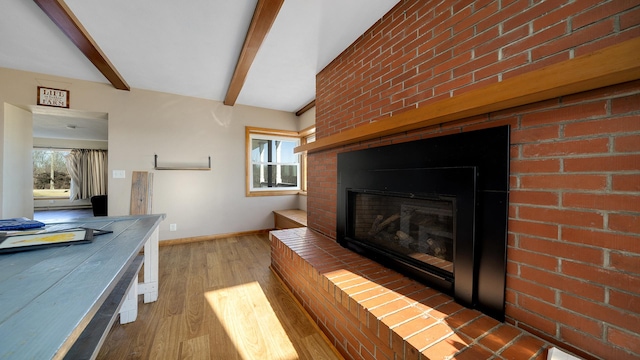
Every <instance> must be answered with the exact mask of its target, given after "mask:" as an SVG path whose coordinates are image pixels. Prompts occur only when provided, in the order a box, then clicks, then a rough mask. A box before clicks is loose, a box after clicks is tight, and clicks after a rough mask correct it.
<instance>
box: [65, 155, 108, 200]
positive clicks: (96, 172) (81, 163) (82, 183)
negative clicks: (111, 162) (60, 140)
mask: <svg viewBox="0 0 640 360" xmlns="http://www.w3.org/2000/svg"><path fill="white" fill-rule="evenodd" d="M65 160H66V164H67V171H68V172H69V175H70V176H71V189H70V191H69V193H70V194H69V199H71V200H77V199H90V198H91V197H92V196H95V195H106V194H107V151H106V150H87V149H73V150H71V152H70V153H69V155H68V156H67V157H66V159H65Z"/></svg>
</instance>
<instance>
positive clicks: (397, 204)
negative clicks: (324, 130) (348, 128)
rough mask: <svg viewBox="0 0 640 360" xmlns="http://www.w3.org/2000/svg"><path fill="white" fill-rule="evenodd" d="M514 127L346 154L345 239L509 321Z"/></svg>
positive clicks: (342, 164)
mask: <svg viewBox="0 0 640 360" xmlns="http://www.w3.org/2000/svg"><path fill="white" fill-rule="evenodd" d="M508 174H509V128H508V127H507V126H503V127H497V128H491V129H485V130H479V131H475V132H468V133H461V134H455V135H449V136H443V137H438V138H432V139H425V140H418V141H413V142H408V143H402V144H394V145H387V146H382V147H376V148H371V149H365V150H359V151H353V152H347V153H340V154H338V209H337V215H338V218H337V239H338V242H339V243H340V244H341V245H343V246H344V247H347V248H349V249H351V250H353V251H356V252H359V253H361V254H364V255H366V256H368V257H370V258H372V259H374V260H376V261H378V262H380V263H382V264H385V265H387V266H389V267H392V268H395V269H397V270H398V271H400V272H403V273H405V274H407V275H408V276H410V277H412V278H415V279H417V280H419V281H422V282H424V283H426V284H428V285H431V286H433V287H435V288H438V289H440V290H441V291H443V292H446V293H449V294H451V295H452V296H454V298H455V299H456V301H458V302H459V303H461V304H463V305H465V306H468V307H472V308H477V309H479V310H481V311H483V312H485V313H486V314H488V315H490V316H493V317H494V318H496V319H498V320H501V321H502V320H504V288H505V276H506V275H505V274H506V235H507V229H506V224H507V204H508V184H509V176H508Z"/></svg>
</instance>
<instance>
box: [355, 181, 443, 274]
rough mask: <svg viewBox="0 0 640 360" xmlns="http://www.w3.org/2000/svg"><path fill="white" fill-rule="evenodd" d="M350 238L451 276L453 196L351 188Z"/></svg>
mask: <svg viewBox="0 0 640 360" xmlns="http://www.w3.org/2000/svg"><path fill="white" fill-rule="evenodd" d="M351 198H352V200H353V202H352V205H353V207H352V209H351V210H352V211H351V212H352V219H353V225H352V234H351V236H350V237H351V238H352V239H354V240H356V241H358V242H360V243H362V244H365V245H367V246H370V247H373V248H375V249H377V250H378V251H381V252H387V253H389V255H390V256H395V257H401V258H404V260H405V261H409V262H410V263H414V264H415V263H419V265H420V267H427V268H430V270H431V271H432V272H435V273H437V274H439V275H441V276H443V277H446V278H451V277H452V276H453V256H454V241H455V217H454V214H455V199H453V198H450V197H440V198H437V199H419V198H415V197H411V196H410V195H409V194H407V196H402V195H388V194H377V193H371V192H353V193H352V194H351Z"/></svg>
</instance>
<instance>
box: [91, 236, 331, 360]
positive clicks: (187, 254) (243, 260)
mask: <svg viewBox="0 0 640 360" xmlns="http://www.w3.org/2000/svg"><path fill="white" fill-rule="evenodd" d="M270 262H271V259H270V248H269V241H268V239H267V235H266V234H264V235H250V236H242V237H231V238H227V239H220V240H212V241H204V242H197V243H191V244H182V245H172V246H163V247H160V294H159V298H158V301H157V302H155V303H150V304H143V303H142V302H140V303H139V308H138V319H137V320H136V321H135V322H133V323H130V324H125V325H120V324H119V323H118V324H116V325H114V327H113V328H112V329H111V331H110V333H109V335H108V337H107V339H106V340H105V343H104V345H103V347H102V349H101V350H100V353H99V355H98V359H286V360H294V359H339V358H340V357H339V356H337V355H336V354H335V353H334V352H333V350H332V348H331V347H330V346H328V345H327V343H326V342H325V340H324V338H323V336H322V334H321V333H320V332H319V331H318V330H317V328H316V327H314V326H313V324H312V322H311V321H310V320H309V319H308V318H307V317H306V315H305V314H304V313H303V312H302V311H301V310H300V308H299V307H298V305H297V304H296V303H295V301H294V300H293V299H292V298H291V296H290V294H289V293H288V292H287V290H286V289H285V288H284V286H283V285H282V284H281V283H280V281H279V280H278V279H277V278H276V277H275V275H273V273H272V272H271V270H269V265H270Z"/></svg>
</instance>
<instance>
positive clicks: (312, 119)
mask: <svg viewBox="0 0 640 360" xmlns="http://www.w3.org/2000/svg"><path fill="white" fill-rule="evenodd" d="M298 121H299V124H298V131H300V130H304V129H306V128H309V127H311V126H314V125H315V124H316V107H315V106H314V107H312V108H311V109H309V110H307V111H305V113H304V114H302V115H300V117H298Z"/></svg>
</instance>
